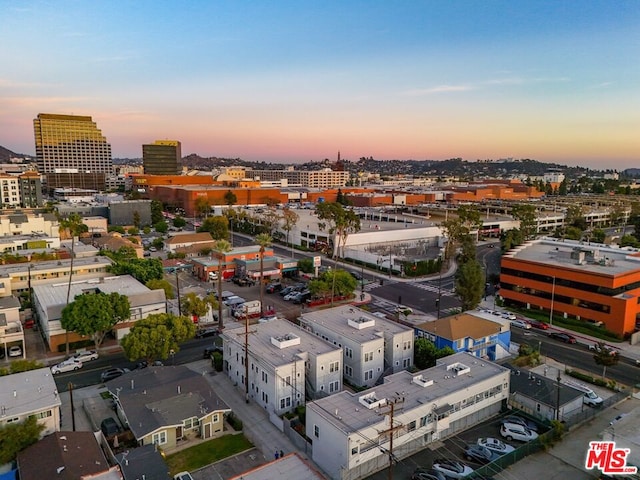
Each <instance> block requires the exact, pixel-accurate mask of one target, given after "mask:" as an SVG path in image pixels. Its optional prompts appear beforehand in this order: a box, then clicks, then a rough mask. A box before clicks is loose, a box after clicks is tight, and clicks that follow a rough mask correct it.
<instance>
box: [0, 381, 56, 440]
mask: <svg viewBox="0 0 640 480" xmlns="http://www.w3.org/2000/svg"><path fill="white" fill-rule="evenodd" d="M61 404H62V402H61V401H60V396H59V395H58V387H57V386H56V382H55V381H54V380H53V375H52V374H51V370H50V369H49V368H39V369H37V370H29V371H27V372H20V373H14V374H12V375H5V376H3V377H0V425H7V424H10V423H17V422H23V421H25V420H26V419H27V418H29V417H35V418H36V419H37V420H38V423H40V424H42V425H44V430H42V433H41V434H40V436H41V438H42V437H45V436H47V435H49V434H51V433H53V432H57V431H59V430H60V405H61Z"/></svg>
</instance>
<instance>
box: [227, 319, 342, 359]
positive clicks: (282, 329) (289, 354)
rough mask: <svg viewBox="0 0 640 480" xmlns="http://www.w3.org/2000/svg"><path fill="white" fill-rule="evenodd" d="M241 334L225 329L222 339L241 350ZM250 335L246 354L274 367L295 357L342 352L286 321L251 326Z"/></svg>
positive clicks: (241, 331) (242, 335) (241, 330)
mask: <svg viewBox="0 0 640 480" xmlns="http://www.w3.org/2000/svg"><path fill="white" fill-rule="evenodd" d="M244 331H245V328H244V326H243V327H238V328H229V326H227V328H225V330H224V332H223V336H224V337H226V338H227V339H228V340H229V341H232V342H235V343H238V344H241V345H243V346H244ZM249 331H250V333H249V336H248V337H249V339H248V341H249V352H250V353H251V354H252V355H255V356H256V357H260V358H262V359H264V360H265V361H267V362H269V363H270V364H272V365H273V366H275V367H278V366H280V365H288V364H289V363H291V361H292V360H293V358H294V356H295V355H298V354H301V353H305V352H308V353H309V354H312V355H323V354H325V353H329V352H333V351H336V350H338V351H340V352H342V349H341V348H340V347H338V346H336V345H331V344H330V343H328V342H325V341H324V340H322V339H321V338H319V337H316V336H315V335H312V334H311V333H309V332H307V331H305V330H303V329H301V328H300V327H298V326H297V325H294V324H293V323H291V322H289V321H287V320H282V319H276V320H272V321H270V322H266V323H259V324H254V325H250V326H249ZM296 338H299V342H298V341H296V340H295V339H296ZM272 339H276V341H277V342H279V343H280V345H281V346H282V348H280V347H279V346H277V345H275V344H274V342H273V341H272Z"/></svg>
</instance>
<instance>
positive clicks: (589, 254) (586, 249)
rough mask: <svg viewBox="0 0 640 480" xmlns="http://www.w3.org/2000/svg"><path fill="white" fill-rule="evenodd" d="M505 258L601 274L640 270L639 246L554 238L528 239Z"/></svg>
mask: <svg viewBox="0 0 640 480" xmlns="http://www.w3.org/2000/svg"><path fill="white" fill-rule="evenodd" d="M504 258H514V259H517V260H522V261H528V262H532V263H540V264H544V265H546V266H547V267H551V268H553V267H557V268H563V269H571V270H578V271H583V272H587V273H596V274H599V275H616V274H620V273H627V272H630V271H634V270H640V251H639V250H638V249H623V248H615V247H610V246H608V245H603V244H599V243H598V244H596V243H587V242H577V241H569V240H566V241H562V240H561V239H552V238H543V239H540V240H534V241H532V242H527V243H525V244H524V245H521V246H519V247H516V248H514V249H513V250H510V251H509V252H507V253H506V254H505V255H504Z"/></svg>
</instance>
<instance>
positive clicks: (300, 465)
mask: <svg viewBox="0 0 640 480" xmlns="http://www.w3.org/2000/svg"><path fill="white" fill-rule="evenodd" d="M266 478H277V479H278V480H301V479H305V480H324V478H325V476H324V475H322V474H321V473H320V472H319V471H318V470H317V469H316V468H315V467H314V466H313V465H312V464H311V462H309V461H307V460H305V459H304V458H302V457H301V456H300V454H299V453H297V452H294V453H289V454H287V455H285V456H284V457H280V458H279V459H277V460H273V461H271V462H269V463H265V464H264V465H260V466H259V467H256V468H253V469H251V470H247V471H246V472H244V473H241V474H240V475H236V476H235V477H231V478H230V480H265V479H266Z"/></svg>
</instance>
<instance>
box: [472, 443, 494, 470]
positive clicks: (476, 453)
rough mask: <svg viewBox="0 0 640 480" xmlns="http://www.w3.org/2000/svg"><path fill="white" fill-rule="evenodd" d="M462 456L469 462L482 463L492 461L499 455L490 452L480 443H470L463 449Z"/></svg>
mask: <svg viewBox="0 0 640 480" xmlns="http://www.w3.org/2000/svg"><path fill="white" fill-rule="evenodd" d="M464 456H465V458H466V459H467V460H469V461H470V462H476V463H480V464H482V465H484V464H486V463H491V462H493V461H494V460H495V459H496V458H498V457H499V456H500V455H499V454H497V453H494V452H492V451H491V450H489V449H488V448H486V447H483V446H482V445H478V444H477V443H471V444H469V445H467V447H466V448H465V449H464Z"/></svg>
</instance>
